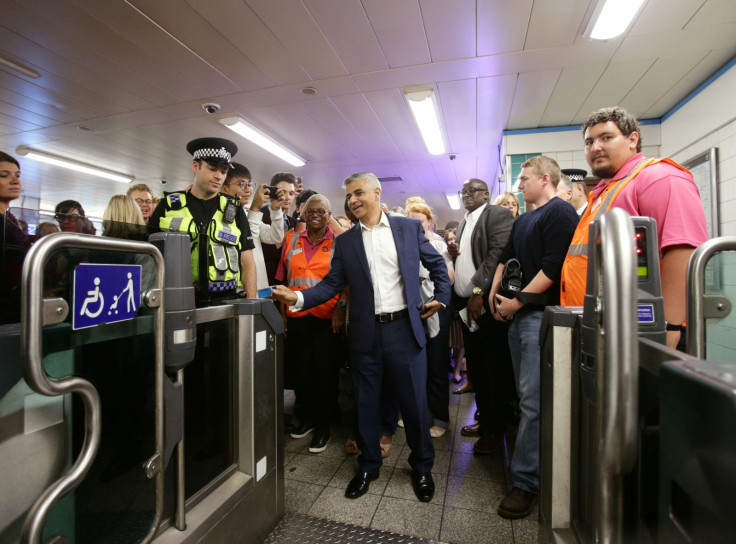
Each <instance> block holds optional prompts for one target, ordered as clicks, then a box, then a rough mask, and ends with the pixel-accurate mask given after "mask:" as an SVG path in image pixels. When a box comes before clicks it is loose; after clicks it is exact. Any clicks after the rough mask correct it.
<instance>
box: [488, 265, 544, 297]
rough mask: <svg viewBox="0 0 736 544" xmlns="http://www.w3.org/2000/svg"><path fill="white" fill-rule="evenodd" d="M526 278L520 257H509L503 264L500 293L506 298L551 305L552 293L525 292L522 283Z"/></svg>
mask: <svg viewBox="0 0 736 544" xmlns="http://www.w3.org/2000/svg"><path fill="white" fill-rule="evenodd" d="M523 283H524V278H523V275H522V272H521V263H520V262H519V260H518V259H509V260H508V261H506V264H504V265H503V275H502V276H501V288H500V289H499V290H498V294H499V295H501V296H504V297H506V298H518V299H519V301H520V302H523V303H524V304H527V305H533V306H549V305H550V304H552V302H553V297H552V295H549V294H546V293H525V292H523V291H522V290H521V289H522V287H521V286H522V285H523Z"/></svg>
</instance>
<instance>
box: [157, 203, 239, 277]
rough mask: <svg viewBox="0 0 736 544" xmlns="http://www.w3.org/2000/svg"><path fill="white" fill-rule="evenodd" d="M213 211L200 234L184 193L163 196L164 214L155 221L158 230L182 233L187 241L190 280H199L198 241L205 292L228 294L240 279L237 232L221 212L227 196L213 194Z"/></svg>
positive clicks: (234, 223) (234, 225) (225, 204)
mask: <svg viewBox="0 0 736 544" xmlns="http://www.w3.org/2000/svg"><path fill="white" fill-rule="evenodd" d="M215 198H218V199H219V202H218V206H217V211H215V214H214V215H213V216H212V219H211V220H210V222H209V223H208V224H207V227H206V232H200V230H199V228H198V225H197V222H196V221H195V220H194V217H193V216H192V214H191V212H190V211H189V208H188V206H187V195H186V193H172V194H170V195H167V196H166V215H165V216H164V217H162V218H161V219H160V221H159V228H161V229H162V230H165V231H168V232H184V233H187V234H189V238H190V239H191V252H192V279H193V280H194V283H200V284H202V285H203V282H201V281H200V277H199V276H200V270H199V260H200V255H199V252H200V250H201V245H202V242H205V245H206V246H207V276H208V277H207V290H208V291H230V290H233V289H236V288H237V287H238V286H239V285H242V282H241V280H240V252H239V251H238V248H239V245H240V235H241V232H240V229H239V228H238V226H237V223H236V222H235V221H233V222H232V223H226V222H225V221H224V217H225V216H224V212H225V208H226V207H227V204H228V200H229V199H228V197H226V196H225V195H217V196H216V197H215Z"/></svg>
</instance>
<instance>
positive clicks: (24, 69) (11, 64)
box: [0, 56, 41, 79]
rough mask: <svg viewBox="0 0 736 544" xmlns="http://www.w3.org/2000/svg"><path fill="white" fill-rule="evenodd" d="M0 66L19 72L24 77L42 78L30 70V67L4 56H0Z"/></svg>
mask: <svg viewBox="0 0 736 544" xmlns="http://www.w3.org/2000/svg"><path fill="white" fill-rule="evenodd" d="M0 65H2V66H5V67H6V68H10V69H11V70H13V71H15V72H18V73H19V74H23V75H24V76H28V77H31V78H33V79H38V78H39V77H41V74H39V73H38V72H37V71H36V70H34V69H33V68H29V67H28V66H25V65H23V64H20V63H19V62H15V61H12V60H10V59H7V58H5V57H2V56H0Z"/></svg>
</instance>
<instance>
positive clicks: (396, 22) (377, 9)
mask: <svg viewBox="0 0 736 544" xmlns="http://www.w3.org/2000/svg"><path fill="white" fill-rule="evenodd" d="M363 7H364V8H365V12H366V14H367V15H368V19H369V20H370V23H371V26H372V27H373V31H374V32H375V34H376V37H377V38H378V43H379V44H380V45H381V50H382V51H383V55H384V56H385V57H386V60H387V61H388V65H389V67H391V68H397V67H399V66H410V65H414V64H426V63H428V62H431V59H430V55H429V46H428V44H427V36H426V35H425V33H424V24H423V22H422V14H421V12H420V10H419V4H418V3H417V2H416V1H414V2H406V1H404V2H396V1H394V0H363Z"/></svg>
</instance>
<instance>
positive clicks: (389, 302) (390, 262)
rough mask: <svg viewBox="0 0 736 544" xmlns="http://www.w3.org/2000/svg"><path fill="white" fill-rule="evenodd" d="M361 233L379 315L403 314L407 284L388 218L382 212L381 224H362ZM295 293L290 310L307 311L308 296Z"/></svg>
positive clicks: (405, 305)
mask: <svg viewBox="0 0 736 544" xmlns="http://www.w3.org/2000/svg"><path fill="white" fill-rule="evenodd" d="M360 231H361V234H362V236H363V247H364V248H365V256H366V258H367V259H368V268H369V270H370V273H371V282H372V283H373V302H374V304H375V313H376V314H384V313H389V312H396V311H399V310H403V309H404V308H406V307H407V303H406V294H405V293H404V280H403V279H402V277H401V270H400V269H399V257H398V254H397V252H396V242H395V241H394V237H393V234H391V224H390V223H389V222H388V217H387V216H386V214H385V213H383V212H381V219H380V221H379V222H378V223H377V224H376V226H374V227H373V228H372V229H371V228H368V227H366V226H365V225H364V224H363V223H362V222H360ZM295 293H296V302H295V303H294V304H293V305H292V306H290V307H289V309H290V310H292V311H294V312H300V311H301V310H302V308H303V307H304V296H303V295H302V293H301V291H295Z"/></svg>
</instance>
